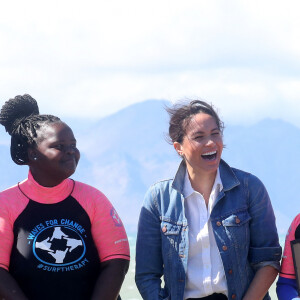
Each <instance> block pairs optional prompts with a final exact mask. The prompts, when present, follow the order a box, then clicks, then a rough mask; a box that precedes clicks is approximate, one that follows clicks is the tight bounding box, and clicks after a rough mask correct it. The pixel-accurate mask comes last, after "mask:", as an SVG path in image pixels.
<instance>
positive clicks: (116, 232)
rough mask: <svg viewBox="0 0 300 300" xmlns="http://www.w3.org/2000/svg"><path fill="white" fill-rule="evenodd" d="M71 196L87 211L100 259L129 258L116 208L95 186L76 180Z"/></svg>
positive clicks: (123, 230)
mask: <svg viewBox="0 0 300 300" xmlns="http://www.w3.org/2000/svg"><path fill="white" fill-rule="evenodd" d="M72 196H73V197H74V198H75V199H76V200H77V201H78V202H79V203H80V204H81V205H82V207H83V208H84V209H85V210H86V212H87V213H88V215H89V217H90V220H91V224H92V235H93V238H94V242H95V244H96V247H97V249H98V253H99V257H100V261H101V262H103V261H106V260H110V259H115V258H123V259H127V260H129V259H130V254H129V244H128V239H127V235H126V232H125V228H124V226H123V223H122V221H121V219H120V217H119V216H118V214H117V212H116V210H115V209H114V207H113V206H112V204H111V203H110V202H109V200H108V199H107V198H106V197H105V195H104V194H103V193H101V192H100V191H98V190H97V189H95V188H92V187H90V186H88V185H85V184H83V183H80V182H76V184H75V189H74V191H73V193H72Z"/></svg>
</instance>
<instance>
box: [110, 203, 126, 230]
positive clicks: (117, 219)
mask: <svg viewBox="0 0 300 300" xmlns="http://www.w3.org/2000/svg"><path fill="white" fill-rule="evenodd" d="M110 215H111V217H112V219H113V221H114V223H115V226H118V227H121V226H123V224H122V221H121V219H120V217H119V215H118V213H117V211H116V210H115V209H114V208H112V209H111V210H110Z"/></svg>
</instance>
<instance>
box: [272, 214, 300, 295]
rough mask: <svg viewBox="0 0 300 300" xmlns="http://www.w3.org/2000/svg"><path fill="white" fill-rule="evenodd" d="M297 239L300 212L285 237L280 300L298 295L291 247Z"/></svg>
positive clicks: (278, 283) (278, 290)
mask: <svg viewBox="0 0 300 300" xmlns="http://www.w3.org/2000/svg"><path fill="white" fill-rule="evenodd" d="M295 239H300V214H298V215H297V216H296V217H295V219H294V220H293V222H292V224H291V226H290V228H289V230H288V233H287V236H286V239H285V246H284V252H283V256H282V262H281V270H280V274H279V275H280V276H279V280H278V282H277V296H278V299H279V300H290V299H293V298H296V297H297V296H298V292H297V283H296V274H295V267H294V261H293V255H292V249H291V241H294V240H295Z"/></svg>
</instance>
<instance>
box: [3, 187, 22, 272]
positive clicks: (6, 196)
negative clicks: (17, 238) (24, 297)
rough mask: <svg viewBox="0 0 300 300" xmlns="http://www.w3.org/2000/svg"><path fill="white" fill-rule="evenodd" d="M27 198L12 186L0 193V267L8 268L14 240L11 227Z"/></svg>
mask: <svg viewBox="0 0 300 300" xmlns="http://www.w3.org/2000/svg"><path fill="white" fill-rule="evenodd" d="M27 203H28V199H27V198H25V197H24V196H23V195H22V194H20V193H19V190H18V188H17V187H12V188H10V189H8V190H5V191H3V192H2V193H0V267H2V268H4V269H6V270H8V269H9V261H10V254H11V249H12V245H13V241H14V233H13V227H14V222H15V220H16V218H17V217H18V216H19V214H20V213H21V212H22V211H23V210H24V208H25V207H26V205H27Z"/></svg>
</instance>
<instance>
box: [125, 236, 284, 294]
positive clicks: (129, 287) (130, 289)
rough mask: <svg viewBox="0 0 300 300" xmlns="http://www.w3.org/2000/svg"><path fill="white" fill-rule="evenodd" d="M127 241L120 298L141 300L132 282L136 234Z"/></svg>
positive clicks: (282, 243)
mask: <svg viewBox="0 0 300 300" xmlns="http://www.w3.org/2000/svg"><path fill="white" fill-rule="evenodd" d="M128 239H129V245H130V256H131V261H130V266H129V271H128V273H127V275H126V277H125V280H124V283H123V286H122V289H121V297H122V300H141V299H142V297H141V295H140V294H139V292H138V289H137V287H136V285H135V281H134V273H135V242H136V234H134V233H133V234H128ZM284 239H285V236H284V235H281V236H280V237H279V240H280V244H281V246H282V247H283V246H284ZM276 281H277V279H276V280H275V282H274V283H273V285H272V286H271V288H270V290H269V293H270V296H271V299H272V300H277V296H276Z"/></svg>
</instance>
